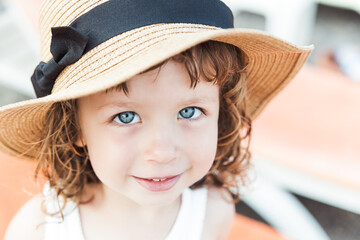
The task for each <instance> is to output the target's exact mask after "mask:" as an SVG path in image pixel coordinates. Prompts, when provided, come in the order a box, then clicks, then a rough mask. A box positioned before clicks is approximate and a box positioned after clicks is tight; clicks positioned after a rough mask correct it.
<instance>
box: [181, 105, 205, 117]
mask: <svg viewBox="0 0 360 240" xmlns="http://www.w3.org/2000/svg"><path fill="white" fill-rule="evenodd" d="M201 113H202V111H201V110H200V109H199V108H197V107H187V108H184V109H182V110H181V111H180V112H179V114H178V118H185V119H194V118H197V117H199V116H200V115H201Z"/></svg>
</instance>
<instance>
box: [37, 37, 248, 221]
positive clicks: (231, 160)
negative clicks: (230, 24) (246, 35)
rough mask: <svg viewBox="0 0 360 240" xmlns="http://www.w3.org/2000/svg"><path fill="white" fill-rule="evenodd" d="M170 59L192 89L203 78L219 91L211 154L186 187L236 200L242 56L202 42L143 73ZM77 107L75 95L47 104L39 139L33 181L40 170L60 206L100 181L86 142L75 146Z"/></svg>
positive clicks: (244, 145)
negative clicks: (211, 189)
mask: <svg viewBox="0 0 360 240" xmlns="http://www.w3.org/2000/svg"><path fill="white" fill-rule="evenodd" d="M169 60H174V61H176V62H180V63H183V64H184V65H185V67H186V70H187V72H188V74H189V76H190V79H191V84H190V85H191V87H193V88H195V87H196V85H197V83H198V82H199V79H200V77H202V79H204V80H205V81H208V82H212V83H214V84H216V85H218V86H219V90H220V99H219V101H220V110H219V120H218V144H217V151H216V157H215V160H214V162H213V165H212V167H211V169H210V171H209V172H208V173H207V174H206V176H204V177H203V179H201V180H200V181H198V182H196V183H194V184H193V185H192V186H191V188H198V187H202V186H204V185H215V186H218V187H221V188H224V189H226V190H228V191H229V192H230V193H231V194H232V197H233V200H234V202H236V201H238V200H239V198H240V194H239V186H240V185H246V184H247V171H246V170H247V169H248V167H249V159H250V151H249V142H250V136H251V119H250V117H249V116H248V115H247V112H246V72H245V68H246V64H247V63H246V56H245V54H244V53H243V52H242V51H241V50H240V49H239V48H237V47H235V46H233V45H230V44H226V43H222V42H217V41H207V42H204V43H201V44H198V45H196V46H194V47H192V48H190V49H188V50H186V51H183V52H181V53H180V54H178V55H176V56H174V57H172V58H170V59H167V60H166V61H163V62H161V63H159V64H157V65H155V66H153V67H151V68H149V69H147V70H146V71H144V72H142V73H145V72H148V71H151V70H154V69H159V71H160V68H161V66H162V65H163V64H164V63H166V62H167V61H169ZM142 73H140V74H142ZM119 88H120V89H122V90H123V91H124V92H125V93H126V92H127V87H126V82H125V83H122V84H120V85H118V86H116V87H113V88H111V89H108V90H107V91H112V90H113V89H119ZM77 110H78V107H77V101H76V99H73V100H68V101H63V102H57V103H54V104H53V105H52V107H51V108H50V110H49V112H48V116H47V122H46V124H45V125H44V132H43V133H42V136H43V139H44V140H43V141H42V142H41V148H40V151H39V152H38V155H37V157H36V159H37V161H38V165H37V168H36V170H35V179H37V177H38V175H39V173H40V172H42V173H43V175H44V176H45V178H46V180H47V181H48V182H49V185H50V187H51V188H52V189H54V190H55V191H56V193H57V196H58V197H59V196H61V197H62V198H63V199H64V201H65V204H66V200H68V199H71V200H73V201H75V202H76V203H78V204H79V201H80V200H79V197H80V194H81V193H82V190H83V189H84V187H85V185H86V184H91V183H99V182H100V180H99V179H98V178H97V176H96V175H95V173H94V171H93V169H92V166H91V163H90V161H89V155H88V152H87V148H86V146H85V147H78V146H76V145H75V142H76V140H77V139H78V138H79V136H81V129H80V123H79V116H78V111H77ZM90 200H91V199H90ZM90 200H89V201H90ZM65 204H63V207H64V206H65ZM62 210H63V209H61V210H60V214H61V215H62ZM55 214H56V213H55Z"/></svg>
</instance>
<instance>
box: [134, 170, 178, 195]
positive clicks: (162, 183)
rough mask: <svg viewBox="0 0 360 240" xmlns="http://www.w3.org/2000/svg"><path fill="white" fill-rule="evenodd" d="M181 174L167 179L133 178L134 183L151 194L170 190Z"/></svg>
mask: <svg viewBox="0 0 360 240" xmlns="http://www.w3.org/2000/svg"><path fill="white" fill-rule="evenodd" d="M180 176H181V174H179V175H175V176H168V177H154V178H140V177H135V176H133V178H134V179H135V181H136V182H137V183H139V184H140V185H141V186H142V187H144V188H145V189H147V190H149V191H152V192H160V191H167V190H170V189H171V188H172V187H173V186H174V185H175V184H176V183H177V181H178V180H179V179H180Z"/></svg>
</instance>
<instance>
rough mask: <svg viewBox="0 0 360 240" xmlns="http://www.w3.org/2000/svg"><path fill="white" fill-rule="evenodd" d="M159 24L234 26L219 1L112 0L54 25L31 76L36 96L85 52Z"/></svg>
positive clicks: (46, 88)
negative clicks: (45, 56) (46, 54)
mask: <svg viewBox="0 0 360 240" xmlns="http://www.w3.org/2000/svg"><path fill="white" fill-rule="evenodd" d="M157 23H194V24H203V25H210V26H214V27H220V28H224V29H225V28H233V27H234V17H233V15H232V12H231V10H230V9H229V8H228V7H227V6H226V5H225V4H224V3H223V2H222V1H220V0H153V1H149V0H109V1H107V2H105V3H102V4H100V5H99V6H97V7H95V8H93V9H91V10H90V11H88V12H87V13H85V14H83V15H81V16H80V17H78V18H77V19H76V20H75V21H73V22H72V23H71V24H70V26H68V27H54V28H52V29H51V31H52V40H51V46H50V52H51V54H52V55H53V58H52V59H51V60H50V61H49V62H48V63H44V62H40V64H39V65H38V66H37V67H36V69H35V71H34V74H33V75H32V77H31V82H32V84H33V86H34V89H35V93H36V96H37V97H44V96H47V95H49V94H50V93H51V91H52V88H53V86H54V83H55V80H56V78H57V77H58V76H59V74H60V73H61V72H62V71H63V70H64V68H65V67H67V66H69V65H71V64H73V63H75V62H76V61H78V60H79V59H80V58H81V56H82V55H84V54H85V53H87V52H88V51H90V50H91V49H93V48H94V47H96V46H98V45H99V44H101V43H103V42H105V41H106V40H108V39H110V38H112V37H115V36H117V35H119V34H121V33H124V32H126V31H129V30H132V29H135V28H139V27H143V26H147V25H152V24H157Z"/></svg>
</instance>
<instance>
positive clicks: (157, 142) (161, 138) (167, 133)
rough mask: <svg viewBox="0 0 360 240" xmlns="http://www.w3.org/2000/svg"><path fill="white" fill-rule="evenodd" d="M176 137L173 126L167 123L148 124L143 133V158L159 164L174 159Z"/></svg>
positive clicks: (176, 152)
mask: <svg viewBox="0 0 360 240" xmlns="http://www.w3.org/2000/svg"><path fill="white" fill-rule="evenodd" d="M176 138H177V136H176V134H175V131H174V127H173V126H172V125H171V124H169V123H164V122H163V121H162V122H159V123H154V124H152V125H149V126H148V128H147V130H146V132H145V134H144V142H143V144H144V145H143V146H144V152H143V157H144V159H145V160H146V161H150V162H154V163H160V164H164V163H169V162H171V161H174V160H175V159H176V158H177V154H178V147H177V143H176V142H177V140H176Z"/></svg>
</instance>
